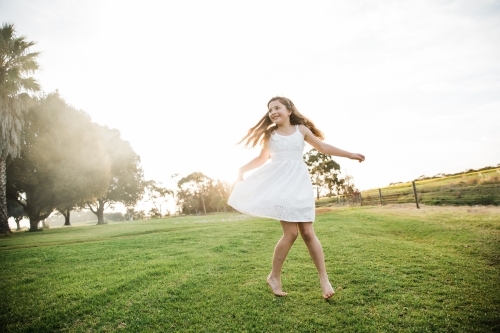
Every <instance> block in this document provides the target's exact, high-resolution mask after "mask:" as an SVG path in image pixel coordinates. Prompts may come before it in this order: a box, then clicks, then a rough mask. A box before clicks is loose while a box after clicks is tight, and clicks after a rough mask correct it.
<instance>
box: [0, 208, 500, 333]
mask: <svg viewBox="0 0 500 333" xmlns="http://www.w3.org/2000/svg"><path fill="white" fill-rule="evenodd" d="M315 228H316V232H317V234H318V236H319V238H320V240H321V242H322V244H323V247H324V250H325V255H326V261H327V267H328V269H329V274H330V279H331V281H332V284H333V285H334V287H335V288H336V295H335V296H334V297H333V299H331V300H330V301H325V300H323V299H322V297H321V288H320V286H319V282H318V279H317V275H316V271H315V268H314V266H313V264H312V262H311V260H310V258H309V255H308V253H307V249H306V247H305V246H304V244H303V242H302V241H301V240H300V238H299V239H298V240H297V243H296V244H295V245H294V247H293V248H292V250H291V252H290V254H289V257H288V259H287V262H286V263H285V265H284V271H283V287H284V290H286V291H288V292H289V293H290V295H289V296H288V297H284V298H278V297H275V296H273V295H272V293H271V292H270V290H269V289H268V287H267V285H266V282H265V279H266V276H267V274H268V273H269V270H270V265H271V258H272V251H273V248H274V245H275V243H276V241H277V240H278V238H279V237H280V236H281V230H280V226H279V223H278V222H276V221H272V220H266V219H254V218H247V217H245V216H242V215H239V214H218V215H208V216H198V217H182V218H171V219H167V220H149V221H134V222H123V223H115V224H109V225H103V226H86V227H67V228H56V229H50V230H45V231H43V232H38V233H28V232H20V233H16V234H15V235H14V236H12V237H7V238H2V239H0V260H1V262H2V265H1V268H0V276H1V283H2V293H1V295H0V308H1V309H2V311H1V313H0V331H1V332H115V331H117V332H499V331H500V210H499V209H498V208H491V207H490V208H482V207H470V208H464V207H456V208H455V207H451V208H448V207H428V206H424V207H422V209H420V210H417V209H414V208H413V207H412V206H411V205H409V206H404V205H399V206H397V207H355V208H342V209H337V210H334V211H330V212H326V213H322V214H319V215H318V216H317V219H316V224H315Z"/></svg>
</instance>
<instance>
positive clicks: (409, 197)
mask: <svg viewBox="0 0 500 333" xmlns="http://www.w3.org/2000/svg"><path fill="white" fill-rule="evenodd" d="M404 203H414V204H415V206H416V207H417V208H419V204H427V205H470V206H472V205H495V206H499V205H500V168H497V169H492V170H487V171H478V172H470V173H466V174H460V175H454V176H449V177H441V178H432V179H424V180H420V181H412V182H409V183H401V184H395V185H393V186H389V187H385V188H379V189H373V190H369V191H363V192H361V193H354V194H347V195H338V196H332V197H329V198H321V199H320V200H318V201H317V206H318V207H320V206H373V205H389V204H404Z"/></svg>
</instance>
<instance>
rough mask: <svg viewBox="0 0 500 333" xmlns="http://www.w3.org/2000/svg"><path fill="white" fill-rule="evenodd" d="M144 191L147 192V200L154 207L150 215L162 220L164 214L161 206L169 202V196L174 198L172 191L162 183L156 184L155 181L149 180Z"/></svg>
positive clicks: (145, 183)
mask: <svg viewBox="0 0 500 333" xmlns="http://www.w3.org/2000/svg"><path fill="white" fill-rule="evenodd" d="M144 189H145V192H146V195H145V199H146V201H148V202H149V203H151V204H152V205H153V208H151V210H150V212H149V215H150V216H152V217H153V216H154V217H155V218H156V217H159V218H161V217H162V216H163V212H162V210H161V204H162V203H164V202H165V201H167V196H173V194H174V193H173V192H172V190H169V189H168V188H165V187H163V186H162V185H161V183H156V182H155V181H154V180H148V181H145V182H144Z"/></svg>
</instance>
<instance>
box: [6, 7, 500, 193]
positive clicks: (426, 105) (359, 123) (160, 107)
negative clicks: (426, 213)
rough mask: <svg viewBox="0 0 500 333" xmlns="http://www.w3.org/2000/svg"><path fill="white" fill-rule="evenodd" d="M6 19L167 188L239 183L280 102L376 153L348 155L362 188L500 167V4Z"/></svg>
mask: <svg viewBox="0 0 500 333" xmlns="http://www.w3.org/2000/svg"><path fill="white" fill-rule="evenodd" d="M0 21H1V22H7V23H14V24H15V26H16V29H17V33H18V35H25V36H26V37H27V38H28V40H33V41H36V42H37V45H36V46H35V47H34V48H33V51H41V52H42V54H41V55H40V57H39V63H40V65H41V70H40V71H39V72H38V73H37V74H36V78H37V79H38V80H39V82H40V84H41V85H42V88H43V90H44V91H45V92H52V91H54V90H55V89H58V90H59V92H60V94H61V95H62V96H63V97H64V98H65V99H66V101H67V102H68V103H69V104H72V105H73V106H75V107H76V108H78V109H82V110H84V111H86V112H87V113H89V114H90V115H91V117H92V119H93V121H95V122H97V123H99V124H103V125H107V126H109V127H112V128H116V129H118V130H120V132H121V133H122V137H123V138H124V139H125V140H127V141H129V142H130V143H131V145H132V147H133V148H134V150H135V151H136V152H137V153H138V154H139V155H140V156H141V161H142V162H141V165H142V167H143V169H144V171H145V176H146V178H147V179H154V180H156V181H159V182H163V183H164V184H168V182H169V179H170V176H171V175H172V174H174V173H179V174H181V175H182V176H186V175H188V174H189V173H191V172H194V171H201V172H203V173H205V174H206V175H208V176H210V177H212V178H220V179H227V180H233V179H235V177H236V173H237V169H238V168H239V167H240V166H241V165H243V164H245V163H246V162H248V161H249V160H250V159H252V158H253V157H254V156H256V155H257V154H258V153H259V150H258V149H253V150H243V149H242V148H241V147H240V146H237V145H236V143H237V142H238V141H239V140H240V139H241V137H242V136H243V135H244V134H245V133H246V131H247V130H248V128H250V127H251V126H253V125H254V124H255V123H256V122H257V121H258V120H259V119H260V117H262V115H264V113H265V112H266V103H267V101H268V100H269V99H270V98H271V97H273V96H276V95H283V96H286V97H288V98H290V99H291V100H292V101H293V102H294V103H295V105H296V106H297V108H298V109H299V110H300V111H301V113H303V114H304V115H306V116H307V117H309V118H310V119H311V120H313V121H314V122H315V123H316V125H317V126H318V128H320V129H321V130H322V131H323V132H324V133H325V136H326V140H325V141H326V142H328V143H330V144H332V145H334V146H337V147H339V148H342V149H346V150H349V151H353V152H360V153H363V154H365V155H366V161H365V162H364V163H361V164H359V163H357V162H355V161H351V160H347V159H342V158H336V161H337V162H339V164H340V165H341V167H342V171H343V173H344V174H345V173H348V174H350V175H352V176H353V177H354V181H355V184H356V185H357V187H358V188H360V189H361V190H366V189H370V188H376V187H383V186H387V185H389V183H391V182H397V181H410V180H413V179H415V178H417V177H418V176H420V175H427V176H432V175H435V174H437V173H441V172H444V173H455V172H459V171H464V170H466V169H469V168H480V167H484V166H490V165H491V166H496V165H497V164H498V163H500V61H499V59H500V1H498V0H490V1H488V0H470V1H436V0H428V1H426V0H423V1H360V0H349V1H272V0H267V1H217V0H212V1H201V0H198V1H150V0H143V1H112V0H89V1H76V0H0ZM89 149H91V147H90V148H89Z"/></svg>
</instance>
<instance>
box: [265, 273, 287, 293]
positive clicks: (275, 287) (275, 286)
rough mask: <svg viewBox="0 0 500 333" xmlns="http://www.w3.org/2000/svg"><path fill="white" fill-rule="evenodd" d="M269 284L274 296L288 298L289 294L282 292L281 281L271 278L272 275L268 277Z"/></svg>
mask: <svg viewBox="0 0 500 333" xmlns="http://www.w3.org/2000/svg"><path fill="white" fill-rule="evenodd" d="M267 284H268V285H269V287H271V290H272V291H273V294H274V295H276V296H286V295H288V293H286V292H284V291H283V290H281V280H278V279H274V278H272V277H271V274H269V275H268V277H267Z"/></svg>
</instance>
